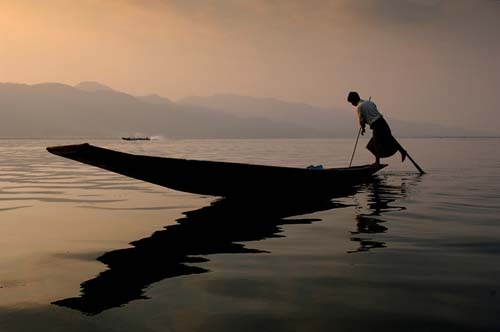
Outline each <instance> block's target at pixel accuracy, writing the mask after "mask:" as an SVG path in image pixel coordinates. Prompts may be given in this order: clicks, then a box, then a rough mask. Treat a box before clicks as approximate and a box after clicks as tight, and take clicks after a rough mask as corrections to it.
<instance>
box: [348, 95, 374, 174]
mask: <svg viewBox="0 0 500 332" xmlns="http://www.w3.org/2000/svg"><path fill="white" fill-rule="evenodd" d="M370 98H371V97H370ZM359 134H361V127H360V128H359V131H358V137H357V138H356V144H354V151H352V156H351V162H350V163H349V167H351V165H352V160H353V159H354V153H355V152H356V147H357V146H358V140H359Z"/></svg>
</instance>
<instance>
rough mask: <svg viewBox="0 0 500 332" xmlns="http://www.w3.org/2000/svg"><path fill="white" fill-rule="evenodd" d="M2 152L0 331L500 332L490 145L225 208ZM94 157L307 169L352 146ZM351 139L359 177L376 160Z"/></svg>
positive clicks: (38, 153) (183, 146)
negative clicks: (344, 187) (315, 190)
mask: <svg viewBox="0 0 500 332" xmlns="http://www.w3.org/2000/svg"><path fill="white" fill-rule="evenodd" d="M82 142H83V141H82V140H46V141H43V140H0V156H1V158H0V234H1V236H0V248H1V251H0V331H2V332H3V331H33V330H35V329H36V330H47V331H256V330H259V331H499V330H500V318H499V317H500V217H499V215H500V191H499V188H500V155H499V154H498V153H495V151H497V150H498V144H499V143H500V140H498V139H416V140H402V143H403V145H405V146H406V147H407V149H408V150H409V151H410V153H411V154H412V156H413V157H414V159H416V160H417V161H418V162H419V163H420V164H421V166H422V167H423V168H424V169H425V170H426V171H428V174H426V175H424V176H418V174H417V173H416V172H415V171H414V169H413V168H412V166H411V164H409V163H405V164H401V163H400V161H399V160H398V158H399V157H398V156H395V157H393V158H390V159H388V160H386V161H387V162H388V163H390V166H389V167H388V168H386V169H385V170H384V171H382V172H380V174H379V175H378V177H377V178H376V179H375V181H374V182H373V183H368V184H364V185H361V186H359V187H357V188H353V189H352V190H349V191H347V192H345V193H342V195H339V197H337V198H334V199H333V200H307V199H303V200H302V199H301V200H299V201H285V202H283V201H282V200H279V199H277V200H276V201H270V200H259V198H258V197H256V198H255V201H246V202H234V201H229V200H218V199H216V198H212V197H201V196H198V195H191V194H187V193H180V192H175V191H172V190H169V189H166V188H162V187H159V186H155V185H152V184H148V183H143V182H140V181H136V180H133V179H129V178H126V177H123V176H120V175H116V174H113V173H110V172H106V171H103V170H100V169H97V168H93V167H90V166H86V165H83V164H79V163H76V162H72V161H67V160H64V159H62V158H60V157H56V156H53V155H50V154H49V153H47V152H46V151H45V147H47V146H51V145H60V144H72V143H82ZM90 143H93V144H96V145H99V146H103V147H108V148H113V149H119V150H122V151H127V152H132V153H139V154H148V155H160V156H170V157H186V158H192V159H208V160H226V161H235V162H248V163H258V164H269V165H287V166H297V167H305V166H308V165H310V164H315V165H318V164H323V165H324V166H325V167H340V166H345V165H347V164H348V163H349V158H350V154H351V152H352V147H353V143H354V141H353V140H155V141H150V142H121V141H118V140H101V141H98V140H96V141H92V140H91V141H90ZM365 144H366V141H364V142H361V145H360V149H359V150H358V153H357V156H356V159H355V164H364V163H370V162H372V161H371V157H370V155H369V154H368V152H367V151H366V150H365V149H363V146H364V145H365Z"/></svg>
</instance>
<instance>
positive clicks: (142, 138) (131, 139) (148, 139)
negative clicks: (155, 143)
mask: <svg viewBox="0 0 500 332" xmlns="http://www.w3.org/2000/svg"><path fill="white" fill-rule="evenodd" d="M122 139H123V140H125V141H150V140H151V138H149V137H122Z"/></svg>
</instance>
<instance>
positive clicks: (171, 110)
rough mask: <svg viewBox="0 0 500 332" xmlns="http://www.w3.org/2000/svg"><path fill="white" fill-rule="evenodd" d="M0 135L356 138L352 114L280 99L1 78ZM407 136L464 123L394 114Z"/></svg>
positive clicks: (444, 132) (443, 132)
mask: <svg viewBox="0 0 500 332" xmlns="http://www.w3.org/2000/svg"><path fill="white" fill-rule="evenodd" d="M0 116H1V119H2V121H0V137H4V138H35V137H36V138H38V137H47V138H50V137H95V138H101V137H102V138H105V137H106V138H109V137H121V136H130V135H134V134H135V133H141V134H142V135H150V136H153V135H162V136H164V137H175V138H313V137H318V138H319V137H353V136H354V135H355V134H356V133H357V128H356V117H355V114H354V112H352V113H350V112H347V111H345V110H330V109H322V108H318V107H313V106H310V105H306V104H299V103H288V102H283V101H279V100H275V99H259V98H252V97H243V96H235V95H215V96H212V97H190V98H185V99H183V100H181V101H179V102H177V103H176V102H173V101H171V100H169V99H167V98H164V97H161V96H158V95H148V96H139V97H137V96H132V95H129V94H126V93H122V92H119V91H116V90H114V89H112V88H110V87H107V86H105V85H102V84H100V83H97V82H82V83H80V84H78V85H76V86H74V87H73V86H69V85H65V84H59V83H44V84H35V85H26V84H13V83H0ZM390 122H391V124H392V125H393V127H394V128H395V129H397V130H395V131H396V132H398V131H400V130H401V131H403V132H404V133H405V134H406V135H405V136H465V135H468V133H466V132H465V131H463V130H459V129H444V128H441V127H438V126H429V125H414V124H406V123H404V122H399V121H395V120H393V119H390Z"/></svg>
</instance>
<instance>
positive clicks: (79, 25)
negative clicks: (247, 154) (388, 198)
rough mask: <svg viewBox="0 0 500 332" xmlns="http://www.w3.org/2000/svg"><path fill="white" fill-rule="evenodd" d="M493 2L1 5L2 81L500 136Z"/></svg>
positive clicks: (114, 0)
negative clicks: (297, 109) (376, 116)
mask: <svg viewBox="0 0 500 332" xmlns="http://www.w3.org/2000/svg"><path fill="white" fill-rule="evenodd" d="M499 32H500V2H499V1H495V0H356V1H353V0H331V1H328V0H324V1H323V0H312V1H311V0H281V1H278V0H218V1H215V0H213V1H210V0H205V1H204V0H16V1H10V0H0V81H4V82H20V83H39V82H48V81H50V82H62V83H68V84H76V83H78V82H79V81H83V80H95V81H99V82H102V83H104V84H107V85H110V86H112V87H114V88H116V89H118V90H122V91H126V92H130V93H132V94H148V93H152V92H154V93H158V94H161V95H163V96H165V97H169V98H172V99H178V98H181V97H185V96H189V95H210V94H214V93H235V94H243V95H250V96H257V97H259V96H261V97H275V98H279V99H284V100H290V101H302V102H306V103H310V104H313V105H320V106H332V107H339V106H341V107H345V108H346V110H347V109H349V106H348V105H347V104H346V103H345V96H346V93H347V92H348V91H349V90H352V89H354V90H358V91H360V93H361V94H362V95H366V96H368V95H371V96H373V98H374V99H375V101H376V102H377V103H378V105H379V108H380V109H381V111H382V112H383V113H384V114H387V115H389V116H392V117H397V118H400V119H403V120H418V121H425V122H436V123H440V124H449V125H450V126H461V127H465V128H471V129H487V130H490V131H494V132H496V133H498V134H500V116H499V113H500V111H499V110H497V109H496V103H495V101H494V99H495V97H496V93H497V91H498V90H499V89H500V64H499V61H498V59H499V58H500V42H499V38H498V33H499Z"/></svg>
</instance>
